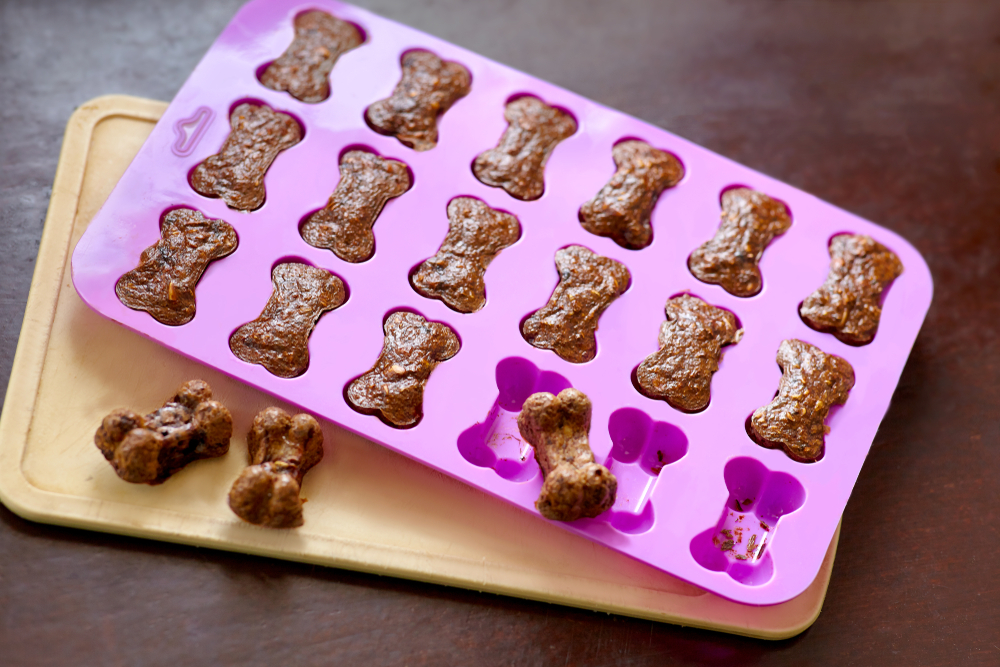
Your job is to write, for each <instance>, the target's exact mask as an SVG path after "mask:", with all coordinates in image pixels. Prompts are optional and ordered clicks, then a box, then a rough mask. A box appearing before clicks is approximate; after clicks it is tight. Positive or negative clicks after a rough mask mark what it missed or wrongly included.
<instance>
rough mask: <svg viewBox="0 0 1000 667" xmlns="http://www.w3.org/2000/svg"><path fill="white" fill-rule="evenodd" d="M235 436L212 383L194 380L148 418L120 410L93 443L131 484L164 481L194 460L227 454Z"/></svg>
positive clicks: (104, 424) (120, 475)
mask: <svg viewBox="0 0 1000 667" xmlns="http://www.w3.org/2000/svg"><path fill="white" fill-rule="evenodd" d="M232 436H233V418H232V416H231V415H230V414H229V410H227V409H226V407H225V406H224V405H222V404H221V403H219V402H218V401H213V400H212V390H211V389H210V388H209V386H208V384H207V383H205V382H204V381H202V380H191V381H190V382H185V383H184V384H183V385H181V387H180V389H178V390H177V393H176V394H175V395H174V396H172V397H171V398H169V399H168V400H167V402H166V403H164V404H163V407H162V408H160V409H159V410H156V411H155V412H151V413H149V414H148V415H146V416H142V415H140V414H137V413H135V412H132V411H131V410H128V409H121V410H115V411H114V412H112V413H111V414H109V415H108V416H107V417H105V418H104V421H103V422H102V423H101V426H100V428H98V429H97V433H96V434H95V435H94V444H96V445H97V448H98V449H100V450H101V453H102V454H104V458H106V459H107V460H108V461H109V462H110V463H111V466H112V467H113V468H114V469H115V472H116V473H118V476H119V477H121V478H122V479H124V480H125V481H126V482H133V483H145V484H161V483H163V482H164V481H166V480H167V478H168V477H170V476H171V475H173V474H174V473H175V472H177V471H178V470H180V469H181V468H183V467H184V466H186V465H187V464H188V463H191V462H192V461H197V460H198V459H206V458H213V457H216V456H222V455H223V454H225V453H226V452H228V451H229V439H230V438H231V437H232Z"/></svg>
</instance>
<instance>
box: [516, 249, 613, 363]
mask: <svg viewBox="0 0 1000 667" xmlns="http://www.w3.org/2000/svg"><path fill="white" fill-rule="evenodd" d="M556 269H557V270H558V271H559V284H558V285H556V288H555V290H554V291H553V292H552V296H551V297H549V301H548V303H547V304H545V306H543V307H542V308H540V309H538V310H536V311H535V312H534V313H532V314H531V315H530V316H528V317H527V318H526V319H525V320H524V322H522V324H521V335H522V336H523V337H524V339H525V340H526V341H527V342H528V343H529V344H531V345H533V346H534V347H537V348H539V349H541V350H552V351H553V352H555V353H556V354H558V355H559V356H560V357H562V358H563V359H565V360H566V361H569V362H571V363H574V364H582V363H584V362H586V361H590V360H591V359H593V358H594V357H596V356H597V323H598V320H599V319H600V317H601V314H602V313H603V312H604V311H605V310H606V309H607V307H608V306H610V305H611V303H612V302H613V301H614V300H615V299H617V298H618V297H619V296H621V295H622V294H624V293H625V290H627V289H628V287H629V284H630V283H631V280H632V276H631V274H630V273H629V270H628V269H627V268H625V265H624V264H621V263H620V262H616V261H615V260H613V259H609V258H608V257H601V256H600V255H597V254H595V253H593V252H591V251H590V250H588V249H587V248H584V247H583V246H578V245H572V246H568V247H566V248H562V249H561V250H558V251H557V252H556Z"/></svg>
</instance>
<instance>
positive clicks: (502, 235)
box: [410, 197, 521, 313]
mask: <svg viewBox="0 0 1000 667" xmlns="http://www.w3.org/2000/svg"><path fill="white" fill-rule="evenodd" d="M448 222H449V225H450V228H449V230H448V235H447V236H446V237H445V239H444V242H443V243H442V244H441V248H440V249H439V250H438V252H437V254H436V255H434V256H433V257H431V258H430V259H428V260H426V261H425V262H424V263H423V264H421V265H420V266H419V267H418V268H417V271H416V272H415V273H414V274H413V276H412V277H411V278H410V282H411V283H412V284H413V289H415V290H417V292H419V293H420V294H422V295H424V296H426V297H427V298H429V299H441V300H442V301H444V302H445V303H446V304H447V305H448V307H449V308H453V309H454V310H457V311H459V312H461V313H474V312H475V311H477V310H479V309H480V308H482V307H483V306H484V305H486V282H485V281H484V276H485V275H486V267H488V266H489V265H490V262H492V261H493V258H494V257H496V256H497V255H498V254H500V251H501V250H503V249H504V248H506V247H508V246H510V245H512V244H513V243H514V242H515V241H517V239H518V238H519V237H520V236H521V225H520V224H518V222H517V218H515V217H514V216H513V215H511V214H509V213H503V212H501V211H497V210H494V209H492V208H490V207H489V206H487V205H486V204H484V203H483V202H481V201H479V200H478V199H473V198H471V197H457V198H455V199H453V200H451V203H449V204H448Z"/></svg>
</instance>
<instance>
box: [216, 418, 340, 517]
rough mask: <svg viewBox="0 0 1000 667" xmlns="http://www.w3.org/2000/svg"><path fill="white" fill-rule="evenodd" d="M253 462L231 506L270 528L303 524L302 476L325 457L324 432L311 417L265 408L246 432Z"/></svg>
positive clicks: (236, 484)
mask: <svg viewBox="0 0 1000 667" xmlns="http://www.w3.org/2000/svg"><path fill="white" fill-rule="evenodd" d="M247 449H248V450H249V455H250V466H249V467H248V468H246V469H244V470H243V472H242V473H240V476H239V477H237V478H236V481H235V482H234V483H233V487H232V489H230V491H229V507H230V508H231V509H232V510H233V512H235V513H236V515H237V516H238V517H240V518H241V519H243V520H244V521H248V522H249V523H254V524H257V525H259V526H267V527H269V528H295V527H297V526H301V525H302V503H303V500H302V498H301V497H300V496H299V492H300V490H301V488H302V478H303V477H305V475H306V472H308V471H309V469H310V468H312V467H313V466H314V465H316V464H317V463H319V461H320V459H322V458H323V431H322V430H320V427H319V422H317V421H316V420H315V419H314V418H313V417H312V416H311V415H307V414H298V415H295V416H294V417H292V416H290V415H289V414H288V413H287V412H285V411H284V410H282V409H281V408H274V407H271V408H265V409H264V410H262V411H261V412H260V413H259V414H258V415H257V416H256V417H255V418H254V420H253V425H252V426H251V427H250V433H248V434H247Z"/></svg>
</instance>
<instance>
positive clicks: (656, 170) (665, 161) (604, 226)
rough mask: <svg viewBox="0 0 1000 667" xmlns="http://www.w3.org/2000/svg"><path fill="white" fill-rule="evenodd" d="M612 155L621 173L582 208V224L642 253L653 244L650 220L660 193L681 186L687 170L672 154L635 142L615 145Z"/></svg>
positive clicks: (599, 234)
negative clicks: (641, 250)
mask: <svg viewBox="0 0 1000 667" xmlns="http://www.w3.org/2000/svg"><path fill="white" fill-rule="evenodd" d="M611 154H612V157H614V160H615V166H616V167H617V171H615V174H614V176H612V177H611V180H609V181H608V182H607V184H606V185H605V186H604V187H603V188H601V190H600V192H598V193H597V195H595V196H594V198H593V199H591V200H590V201H588V202H587V203H586V204H584V205H583V206H582V207H581V208H580V224H582V225H583V228H584V229H586V230H587V231H588V232H590V233H591V234H597V235H598V236H607V237H609V238H610V239H611V240H612V241H614V242H615V243H617V244H618V245H620V246H621V247H623V248H629V249H630V250H639V249H640V248H645V247H646V246H648V245H649V244H650V243H652V241H653V225H652V222H651V221H650V218H651V216H652V214H653V207H654V206H656V201H657V199H659V197H660V193H662V192H663V191H664V190H666V189H667V188H670V187H673V186H674V185H677V183H679V182H680V180H681V179H682V178H683V177H684V167H683V165H681V163H680V162H679V161H678V160H677V158H675V157H674V156H673V155H671V154H670V153H667V152H665V151H661V150H659V149H656V148H653V147H652V146H650V145H649V144H647V143H646V142H645V141H638V140H635V139H633V140H630V141H622V142H620V143H618V144H615V147H614V148H613V149H612V151H611Z"/></svg>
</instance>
